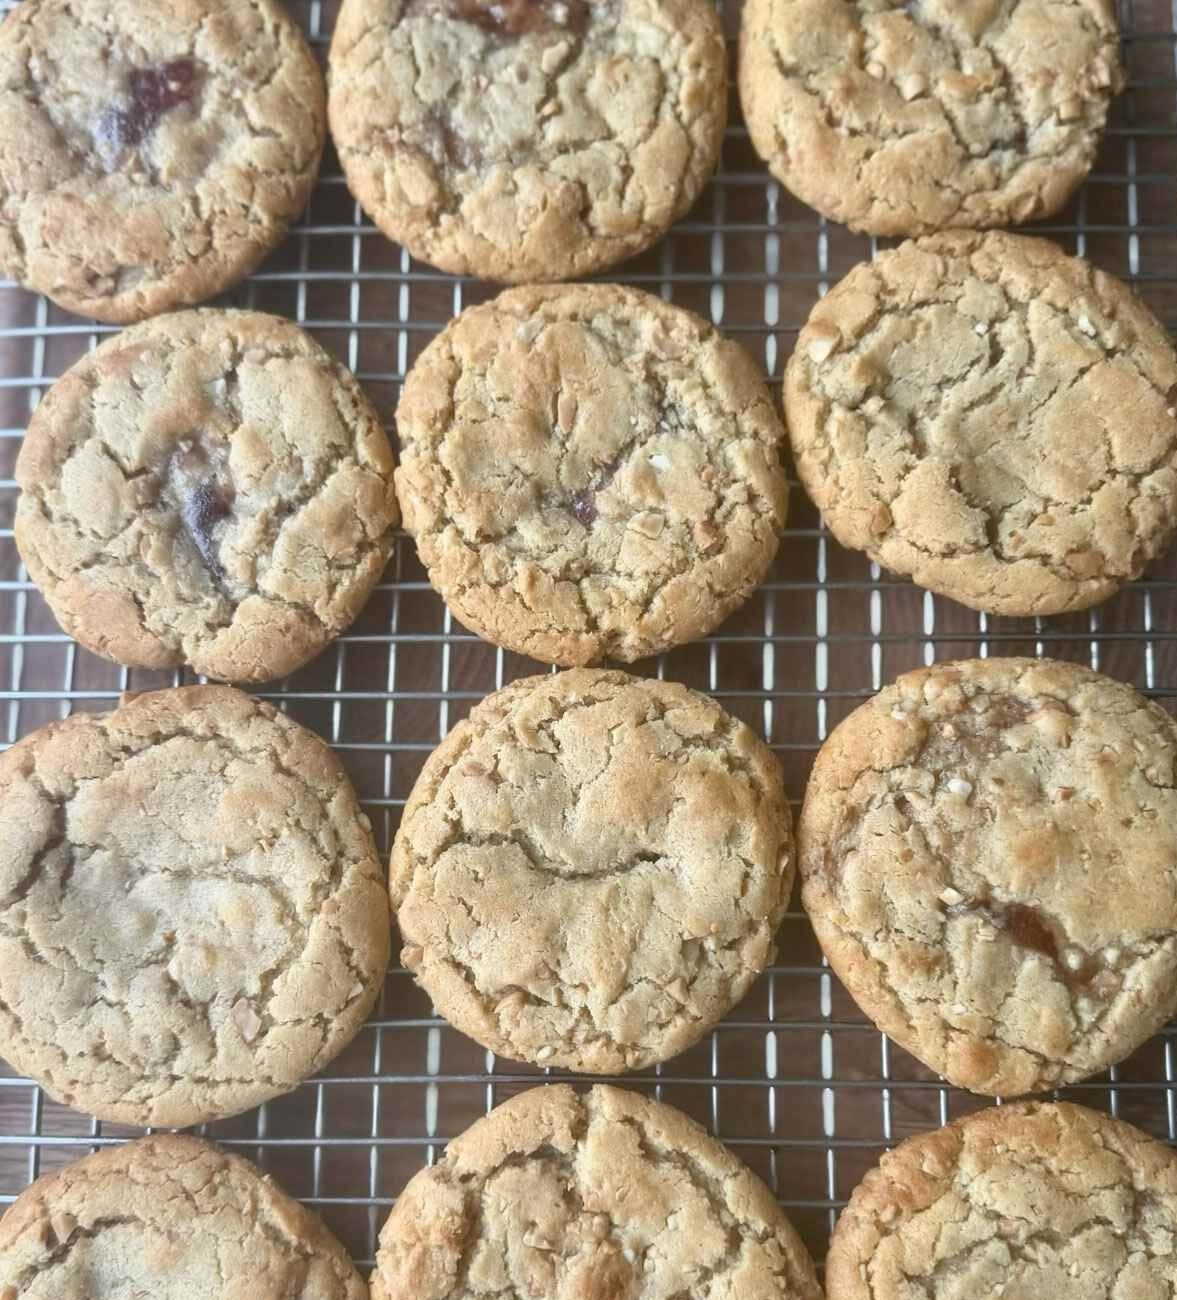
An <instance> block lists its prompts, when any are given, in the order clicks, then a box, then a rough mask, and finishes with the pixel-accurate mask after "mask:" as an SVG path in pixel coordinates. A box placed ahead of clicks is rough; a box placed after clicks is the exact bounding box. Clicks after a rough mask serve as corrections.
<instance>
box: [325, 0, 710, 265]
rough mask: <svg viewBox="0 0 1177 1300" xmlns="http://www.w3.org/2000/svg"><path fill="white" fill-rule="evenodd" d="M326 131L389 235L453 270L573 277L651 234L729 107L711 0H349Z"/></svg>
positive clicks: (689, 189)
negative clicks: (328, 130)
mask: <svg viewBox="0 0 1177 1300" xmlns="http://www.w3.org/2000/svg"><path fill="white" fill-rule="evenodd" d="M330 82H331V90H330V104H329V112H330V117H331V132H332V136H333V138H334V141H335V144H336V147H337V148H338V150H339V156H340V161H341V162H342V164H343V169H344V172H345V173H346V176H347V180H348V184H349V186H350V187H351V190H352V192H353V193H354V194H355V195H356V197H357V198H358V199H359V201H360V203H361V204H362V205H363V207H364V209H365V211H366V212H367V213H368V214H369V216H371V217H372V219H373V220H374V221H375V222H376V224H377V225H378V226H379V227H380V228H381V230H383V231H384V233H385V234H386V235H387V236H388V237H389V238H390V239H394V240H396V241H397V242H398V243H401V244H404V245H405V246H406V247H407V248H408V249H409V251H410V252H411V253H412V254H413V256H414V257H419V258H421V259H423V260H424V261H426V262H430V263H431V264H433V265H434V266H439V267H441V268H442V269H443V270H446V271H455V272H459V273H466V274H472V275H478V276H481V277H483V278H484V279H491V280H505V281H509V282H515V281H526V280H564V279H570V278H572V277H573V276H578V275H585V274H587V273H589V272H590V271H594V270H600V269H601V268H603V267H605V266H609V265H612V264H613V263H614V262H617V261H620V260H621V259H622V258H625V257H629V256H631V255H633V254H634V253H638V252H640V251H641V250H642V249H644V248H647V247H649V245H650V244H652V243H654V241H655V240H657V239H659V238H660V237H661V236H662V234H663V232H664V231H665V230H666V228H667V227H668V226H669V225H670V224H671V222H673V221H675V220H677V219H678V217H680V216H681V215H682V214H683V213H684V212H686V210H687V209H688V208H689V207H690V206H691V204H692V203H693V202H694V201H695V199H696V198H697V197H698V196H699V193H700V191H701V190H702V188H703V186H704V185H705V184H706V182H707V180H708V179H709V177H710V176H711V173H712V172H713V171H714V169H715V164H716V160H717V158H718V156H719V148H720V143H721V141H722V138H723V128H724V123H725V121H726V118H727V70H726V53H725V49H724V42H723V35H722V32H721V30H720V26H719V19H718V17H717V15H716V12H715V9H714V7H713V5H712V3H711V0H505V2H504V3H488V2H487V0H345V3H344V5H343V7H342V9H341V11H340V15H339V20H338V22H337V24H336V28H335V37H334V40H333V42H332V46H331V58H330Z"/></svg>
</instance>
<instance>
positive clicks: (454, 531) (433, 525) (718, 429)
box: [396, 285, 787, 666]
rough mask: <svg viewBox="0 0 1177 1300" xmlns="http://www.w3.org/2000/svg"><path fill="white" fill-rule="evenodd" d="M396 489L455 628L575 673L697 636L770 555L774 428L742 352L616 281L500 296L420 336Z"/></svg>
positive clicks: (783, 496) (408, 385)
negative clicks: (426, 341)
mask: <svg viewBox="0 0 1177 1300" xmlns="http://www.w3.org/2000/svg"><path fill="white" fill-rule="evenodd" d="M397 429H398V433H399V435H400V446H401V464H400V467H399V469H398V470H397V474H396V485H397V495H398V497H399V500H400V505H401V509H402V510H403V512H404V516H405V527H406V529H407V530H408V531H409V532H410V533H411V534H412V535H413V537H414V538H415V539H416V542H417V549H418V551H419V553H420V556H421V560H422V562H423V563H424V565H425V567H426V569H427V570H428V571H429V578H430V581H431V582H432V583H433V585H434V586H435V587H436V588H437V589H438V591H439V592H440V593H441V595H442V596H443V597H444V598H445V601H446V603H447V604H448V605H449V606H450V608H451V609H452V610H453V612H454V613H455V614H456V615H457V617H458V618H459V619H460V620H461V621H462V622H463V623H464V624H465V625H466V626H467V627H469V628H471V629H472V630H474V631H475V632H477V633H479V635H481V636H484V637H486V638H487V639H488V640H490V641H493V642H494V643H495V644H496V645H501V646H506V647H507V648H508V649H511V650H517V651H519V652H520V653H521V654H526V655H530V656H532V657H533V658H535V659H541V660H544V661H546V662H548V663H556V664H561V665H565V666H568V665H574V664H585V663H592V662H595V661H598V660H601V659H618V660H625V661H630V660H634V659H640V658H643V657H645V656H647V655H652V654H657V653H658V652H660V651H662V650H666V649H668V648H669V647H671V646H674V645H679V644H681V643H682V642H684V641H689V640H692V639H693V638H695V637H699V636H704V635H706V633H708V632H710V631H711V630H712V628H714V627H715V626H717V625H718V624H719V623H720V622H721V621H722V620H723V619H724V618H726V617H727V615H728V614H729V613H731V612H732V611H733V610H734V609H736V608H738V607H739V606H740V605H741V604H743V602H744V601H745V600H746V599H747V598H748V596H749V595H750V594H751V593H752V591H753V590H754V589H755V587H756V586H757V585H758V584H759V582H760V581H761V579H762V578H763V577H764V575H765V573H766V572H767V570H768V567H769V565H770V564H771V563H772V559H773V557H774V555H775V554H776V549H777V544H778V540H779V534H780V529H781V528H782V527H783V525H784V519H785V509H786V503H787V488H786V486H785V477H784V472H783V470H782V469H781V465H780V459H779V452H778V445H779V443H780V440H781V438H782V437H783V432H782V430H781V426H780V422H779V421H778V419H777V417H776V415H775V413H774V411H773V409H772V402H771V399H770V398H769V395H768V389H767V388H766V386H765V384H764V380H763V379H762V377H761V375H760V373H759V372H758V370H757V369H756V367H755V365H754V364H753V362H752V360H751V358H750V357H749V356H748V354H747V353H746V352H745V351H744V350H743V349H742V348H741V347H739V346H738V345H737V344H735V343H732V342H730V341H728V340H725V339H724V338H722V336H721V335H720V334H719V333H718V332H717V331H716V330H714V329H713V328H712V327H711V326H709V325H707V324H706V323H705V322H703V321H702V320H700V319H699V318H698V317H696V316H694V315H692V314H691V313H690V312H686V311H683V310H682V309H681V308H678V307H672V306H669V305H667V304H665V303H663V302H661V301H660V300H658V299H657V298H653V297H651V296H650V295H649V294H645V293H639V292H638V291H636V290H633V289H624V288H621V287H620V286H617V285H568V286H542V287H536V288H524V289H514V290H509V291H507V292H506V293H503V294H501V295H500V296H499V297H498V298H496V299H494V300H493V301H491V302H489V303H486V304H484V305H482V306H478V307H473V308H470V309H469V310H468V311H465V312H463V313H462V314H461V315H460V316H459V317H458V318H457V319H456V320H455V321H453V322H451V323H450V325H448V326H447V327H446V329H445V330H444V331H443V332H442V333H441V334H440V335H439V336H438V337H437V338H436V339H434V340H433V342H432V343H430V345H429V346H428V347H427V348H426V349H425V351H424V352H423V353H422V354H421V356H420V358H419V359H418V360H417V362H416V364H415V365H414V367H413V369H412V371H411V372H410V374H409V376H408V379H407V380H406V382H405V388H404V393H403V394H402V397H401V401H400V406H399V408H398V409H397Z"/></svg>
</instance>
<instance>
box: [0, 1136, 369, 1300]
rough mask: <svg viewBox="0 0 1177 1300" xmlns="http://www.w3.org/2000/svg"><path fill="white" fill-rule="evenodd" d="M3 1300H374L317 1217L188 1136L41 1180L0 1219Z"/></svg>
mask: <svg viewBox="0 0 1177 1300" xmlns="http://www.w3.org/2000/svg"><path fill="white" fill-rule="evenodd" d="M0 1296H4V1297H5V1300H127V1298H129V1297H133V1296H151V1298H152V1300H230V1297H231V1296H243V1297H244V1296H251V1297H253V1300H291V1297H293V1296H298V1297H299V1300H366V1297H367V1290H366V1288H365V1287H364V1284H363V1282H361V1281H360V1277H359V1274H358V1273H357V1272H356V1271H355V1269H354V1268H353V1267H352V1263H351V1260H350V1259H348V1257H347V1252H346V1251H345V1250H344V1249H343V1247H342V1246H341V1245H340V1244H339V1242H338V1241H336V1239H335V1238H334V1237H333V1236H332V1235H331V1233H330V1232H329V1231H328V1229H327V1226H326V1224H324V1223H323V1221H322V1219H320V1218H319V1216H318V1215H317V1214H312V1213H311V1211H310V1210H307V1209H305V1208H304V1207H303V1206H301V1205H299V1203H298V1202H297V1201H294V1200H291V1198H290V1197H289V1196H287V1195H286V1194H285V1193H284V1192H281V1191H280V1190H279V1189H278V1188H277V1187H276V1186H275V1185H274V1182H273V1180H272V1179H271V1178H269V1177H268V1176H267V1175H265V1174H263V1173H262V1171H261V1170H260V1169H258V1168H257V1166H256V1165H253V1164H251V1163H250V1162H249V1161H248V1160H243V1159H242V1158H241V1157H240V1156H231V1155H227V1154H226V1153H225V1152H224V1151H221V1150H219V1149H218V1148H217V1147H215V1146H213V1145H212V1144H211V1143H209V1142H202V1141H201V1140H200V1139H199V1138H193V1137H184V1136H181V1135H179V1134H164V1135H160V1136H156V1137H145V1138H140V1139H139V1141H137V1142H131V1143H129V1144H127V1145H125V1146H116V1147H107V1148H106V1149H105V1150H102V1151H99V1152H97V1153H96V1154H95V1155H91V1156H86V1157H85V1158H84V1159H82V1160H78V1161H76V1162H75V1163H74V1164H72V1165H67V1166H66V1167H65V1168H64V1169H59V1170H57V1172H55V1173H52V1174H46V1175H45V1176H44V1177H43V1178H38V1179H37V1181H36V1182H35V1183H33V1185H32V1186H31V1187H29V1188H27V1189H26V1190H25V1191H24V1192H22V1193H21V1195H20V1196H18V1197H17V1199H16V1202H15V1203H14V1204H13V1206H12V1208H11V1209H10V1210H9V1211H8V1212H7V1214H5V1216H4V1218H3V1220H0Z"/></svg>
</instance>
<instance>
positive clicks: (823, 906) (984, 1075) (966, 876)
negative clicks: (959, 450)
mask: <svg viewBox="0 0 1177 1300" xmlns="http://www.w3.org/2000/svg"><path fill="white" fill-rule="evenodd" d="M1175 761H1177V726H1175V725H1174V722H1173V720H1172V719H1171V718H1170V717H1169V715H1168V714H1167V713H1166V712H1165V711H1164V710H1163V709H1161V708H1160V707H1159V706H1158V705H1155V704H1151V703H1149V702H1148V701H1147V700H1145V699H1144V698H1142V697H1141V696H1140V695H1138V694H1137V693H1136V692H1135V691H1134V690H1132V688H1131V687H1129V686H1126V685H1124V684H1123V683H1120V682H1115V681H1112V680H1111V679H1110V678H1107V677H1103V676H1101V675H1099V674H1098V673H1093V672H1090V671H1088V670H1087V669H1084V668H1079V667H1077V666H1075V665H1073V664H1064V663H1057V662H1052V661H1051V660H1033V659H973V660H966V661H962V662H960V663H955V664H942V665H937V666H935V667H932V668H926V669H921V670H919V671H917V672H912V673H908V674H906V675H905V676H903V677H900V678H899V680H898V681H897V682H896V683H895V684H894V685H892V686H889V687H887V688H886V689H885V690H884V691H882V692H881V693H880V694H879V695H877V696H875V698H874V699H873V700H870V701H868V702H867V703H866V704H864V705H862V706H861V707H860V708H859V709H856V710H855V711H854V712H853V713H852V714H851V715H850V716H849V717H848V718H847V719H846V720H845V721H844V722H843V723H841V725H840V726H839V727H838V728H837V729H836V730H835V731H834V733H833V734H832V735H831V736H830V738H829V739H828V740H827V741H826V743H825V744H824V745H823V746H822V749H821V751H820V752H819V754H818V757H817V761H816V763H815V764H814V768H813V773H812V775H811V777H810V781H809V787H808V790H807V791H806V796H805V806H804V809H803V811H802V814H801V820H800V823H799V826H798V841H799V855H800V867H801V877H802V899H803V901H804V903H805V909H806V911H807V912H808V913H809V918H810V920H811V921H812V923H813V927H814V930H815V931H816V933H817V937H818V940H819V941H820V943H821V945H822V948H823V949H824V950H825V953H826V955H827V957H828V958H829V960H830V965H831V966H832V967H833V968H834V970H835V972H836V973H837V975H838V977H839V978H840V979H841V980H842V982H843V984H845V985H846V988H847V989H848V990H849V992H850V993H851V995H852V996H853V997H854V999H855V1001H856V1002H857V1003H858V1004H859V1006H860V1007H862V1009H863V1010H864V1011H865V1012H866V1013H867V1015H869V1016H870V1017H871V1019H872V1020H874V1021H875V1023H876V1024H877V1025H878V1026H879V1027H880V1028H881V1029H882V1030H883V1031H884V1032H885V1033H887V1034H889V1035H890V1036H891V1037H892V1038H894V1039H895V1040H896V1041H897V1042H898V1043H900V1044H901V1045H902V1046H903V1047H905V1048H906V1049H907V1050H908V1051H910V1052H912V1053H913V1054H914V1055H915V1056H917V1057H919V1059H920V1060H921V1061H923V1062H924V1063H925V1064H927V1065H928V1066H930V1067H931V1068H932V1069H934V1070H936V1071H937V1072H938V1073H940V1074H943V1075H944V1076H945V1077H946V1078H947V1079H949V1080H950V1081H951V1082H952V1083H955V1084H956V1085H958V1086H959V1087H962V1088H970V1089H972V1090H973V1091H974V1092H982V1093H990V1094H1006V1095H1015V1094H1017V1093H1023V1092H1034V1091H1040V1090H1042V1089H1045V1088H1055V1087H1060V1086H1062V1085H1064V1084H1067V1083H1072V1082H1074V1081H1076V1080H1078V1079H1082V1078H1084V1077H1086V1076H1087V1075H1090V1074H1094V1073H1096V1072H1097V1071H1099V1070H1102V1069H1105V1068H1106V1067H1107V1066H1109V1065H1113V1064H1115V1063H1116V1062H1117V1061H1120V1060H1122V1059H1123V1058H1124V1057H1125V1056H1127V1055H1128V1054H1129V1053H1130V1052H1132V1051H1133V1050H1135V1048H1137V1047H1138V1046H1139V1045H1140V1044H1141V1043H1143V1042H1144V1041H1145V1039H1147V1038H1148V1037H1149V1036H1150V1035H1151V1034H1153V1033H1155V1032H1156V1031H1157V1030H1158V1029H1160V1028H1161V1026H1162V1025H1163V1024H1164V1023H1165V1021H1166V1020H1167V1019H1168V1018H1169V1016H1170V1015H1172V1014H1173V1012H1174V1010H1177V790H1175V789H1174V764H1175Z"/></svg>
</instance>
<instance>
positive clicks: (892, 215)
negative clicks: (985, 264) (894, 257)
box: [740, 0, 1123, 235]
mask: <svg viewBox="0 0 1177 1300" xmlns="http://www.w3.org/2000/svg"><path fill="white" fill-rule="evenodd" d="M1122 81H1123V76H1122V72H1121V69H1120V59H1119V31H1118V28H1117V24H1116V17H1115V10H1114V6H1113V4H1112V3H1111V0H920V2H919V3H915V4H912V3H907V2H906V0H882V3H875V2H873V0H872V2H870V3H868V2H867V0H748V3H747V4H746V5H745V7H744V12H743V27H742V32H741V41H740V99H741V102H742V104H743V108H744V116H745V118H746V119H747V123H748V130H749V132H750V133H751V136H752V143H753V144H754V145H755V146H756V150H757V152H758V153H759V154H760V156H761V157H762V158H764V159H765V160H766V161H767V163H768V166H769V168H770V170H771V171H772V173H773V175H775V176H776V177H777V179H778V180H780V181H782V182H783V183H784V184H785V185H787V186H788V187H789V189H791V190H792V191H793V193H794V194H796V195H797V196H798V197H799V198H800V199H803V200H804V201H805V202H806V203H808V204H810V205H811V206H813V207H815V208H816V209H817V210H818V211H819V212H821V213H823V214H824V215H825V216H827V217H832V218H833V219H834V220H835V221H844V222H845V223H846V224H847V225H848V226H850V227H851V228H852V229H854V230H862V231H866V232H867V233H870V234H875V235H918V234H925V233H927V232H929V231H933V230H942V229H944V228H946V227H952V226H955V227H966V228H968V227H978V226H1006V225H1012V224H1015V223H1017V222H1022V221H1029V220H1032V219H1034V218H1039V217H1048V216H1050V215H1051V214H1053V213H1054V212H1057V211H1058V209H1059V208H1060V207H1062V205H1063V204H1064V203H1065V202H1066V201H1067V199H1068V198H1070V196H1071V194H1072V193H1073V192H1074V190H1075V189H1076V188H1077V187H1078V185H1079V183H1080V182H1081V181H1082V180H1083V178H1084V177H1085V176H1086V175H1087V173H1088V171H1089V170H1090V169H1091V164H1092V162H1093V160H1094V158H1095V153H1096V149H1097V148H1098V146H1099V141H1100V137H1101V135H1102V133H1103V129H1104V124H1105V122H1106V120H1107V113H1108V104H1109V101H1110V100H1111V97H1112V96H1113V95H1114V94H1115V93H1116V91H1117V90H1119V88H1120V86H1121V84H1122Z"/></svg>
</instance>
